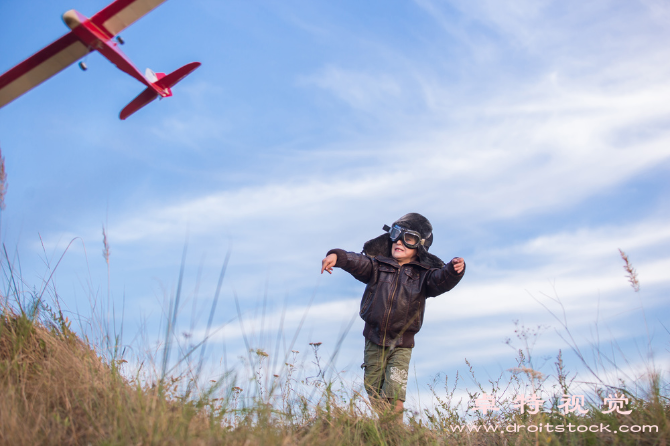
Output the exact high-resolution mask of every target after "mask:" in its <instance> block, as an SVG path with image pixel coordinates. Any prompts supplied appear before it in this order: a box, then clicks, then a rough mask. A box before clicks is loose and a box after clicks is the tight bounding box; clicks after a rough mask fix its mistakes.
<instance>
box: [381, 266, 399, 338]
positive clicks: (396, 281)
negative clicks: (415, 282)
mask: <svg viewBox="0 0 670 446" xmlns="http://www.w3.org/2000/svg"><path fill="white" fill-rule="evenodd" d="M400 271H402V266H400V268H399V269H398V275H397V276H396V278H395V284H394V288H393V293H391V302H389V313H388V316H386V323H385V324H384V337H383V338H382V347H386V332H387V331H388V328H389V319H390V318H391V309H392V308H393V299H394V298H395V292H396V291H397V290H398V279H399V278H400Z"/></svg>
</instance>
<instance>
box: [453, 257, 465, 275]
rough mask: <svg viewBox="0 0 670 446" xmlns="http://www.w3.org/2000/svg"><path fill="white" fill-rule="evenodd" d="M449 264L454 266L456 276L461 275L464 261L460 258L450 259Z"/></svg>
mask: <svg viewBox="0 0 670 446" xmlns="http://www.w3.org/2000/svg"><path fill="white" fill-rule="evenodd" d="M451 264H452V265H453V266H454V271H456V272H457V273H458V274H460V273H462V272H463V269H464V268H465V260H463V259H462V258H460V257H454V258H453V259H451Z"/></svg>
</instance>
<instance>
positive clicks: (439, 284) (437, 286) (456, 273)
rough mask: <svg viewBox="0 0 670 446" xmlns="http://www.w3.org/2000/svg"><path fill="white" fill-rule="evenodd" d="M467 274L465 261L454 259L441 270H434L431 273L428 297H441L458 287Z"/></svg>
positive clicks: (459, 258) (427, 282)
mask: <svg viewBox="0 0 670 446" xmlns="http://www.w3.org/2000/svg"><path fill="white" fill-rule="evenodd" d="M464 273H465V260H463V259H462V258H461V257H454V258H453V259H451V261H450V262H448V263H447V264H446V265H444V266H443V267H442V268H440V269H432V270H431V271H430V272H429V275H428V280H427V281H426V286H427V294H426V296H427V297H435V296H439V295H440V294H442V293H445V292H447V291H449V290H451V289H452V288H453V287H455V286H456V285H458V282H460V281H461V279H462V278H463V274H464Z"/></svg>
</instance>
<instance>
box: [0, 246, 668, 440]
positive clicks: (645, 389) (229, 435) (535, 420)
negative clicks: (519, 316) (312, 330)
mask: <svg viewBox="0 0 670 446" xmlns="http://www.w3.org/2000/svg"><path fill="white" fill-rule="evenodd" d="M105 249H106V250H107V252H109V251H108V246H107V245H106V244H105ZM622 256H623V258H624V260H625V268H627V271H628V273H629V274H630V276H629V279H631V284H632V285H633V286H634V289H635V290H636V291H637V290H639V282H637V277H636V276H635V272H634V269H633V268H632V266H631V265H630V263H629V261H628V259H627V257H625V254H623V253H622ZM5 259H6V260H7V261H6V262H4V263H3V266H4V269H5V275H6V279H7V280H6V282H7V284H8V286H7V290H6V291H5V292H4V293H3V294H2V295H1V296H0V304H1V305H2V313H1V315H0V395H2V398H0V443H2V444H58V445H70V444H72V445H86V444H102V445H116V444H119V445H121V444H123V445H127V444H134V445H165V444H180V445H181V444H186V445H210V444H211V445H218V444H226V445H244V446H250V445H265V444H277V445H289V444H290V445H292V444H310V445H311V444H318V445H331V444H332V445H340V444H342V445H344V444H346V445H349V444H354V445H358V444H360V445H368V444H371V445H373V444H374V445H415V444H419V445H423V444H425V445H443V444H457V445H477V444H486V445H488V444H496V445H497V444H500V445H507V444H510V445H511V444H521V445H526V444H527V445H550V444H570V445H592V444H602V443H605V444H622V445H642V444H649V445H665V444H666V441H667V439H668V437H669V435H670V425H669V424H668V415H669V412H670V403H669V399H668V391H667V390H668V389H667V386H666V384H665V382H664V381H663V379H662V376H661V374H660V372H659V371H657V370H655V369H654V368H653V367H652V366H650V367H649V369H648V370H647V373H646V375H645V376H644V377H642V379H640V380H638V381H637V382H623V381H621V382H616V383H614V384H612V383H609V382H608V381H607V380H606V379H605V378H604V377H603V376H604V375H602V374H600V375H599V372H598V371H599V370H603V369H602V368H599V367H596V366H593V365H592V364H591V365H590V364H588V362H587V361H586V359H585V355H582V354H581V352H580V351H579V348H578V346H577V344H576V343H574V341H572V338H571V337H570V336H569V330H568V327H567V323H565V321H563V322H562V323H565V325H564V328H565V330H566V333H567V334H568V336H567V337H566V343H567V346H568V347H569V348H571V349H573V351H575V352H576V353H577V356H578V357H580V358H582V360H583V361H584V365H585V366H587V368H588V369H589V370H591V372H592V374H593V376H594V379H593V381H592V382H591V383H581V384H579V385H578V384H576V383H575V382H574V375H571V374H570V373H568V372H567V371H566V370H565V366H564V363H563V357H562V353H561V352H560V351H559V352H558V354H557V356H556V359H555V363H554V369H553V370H552V371H551V373H542V372H540V371H538V370H536V369H537V367H536V365H535V363H534V358H533V346H534V343H535V341H536V340H537V337H538V336H539V335H540V334H541V331H542V330H541V327H538V328H533V329H528V328H526V327H523V326H518V325H517V330H516V332H515V334H516V336H515V339H514V341H512V340H510V341H509V343H510V345H513V344H514V343H519V342H520V343H521V347H520V348H518V349H516V351H517V354H516V355H517V356H516V362H517V364H516V367H514V368H513V369H511V370H510V371H509V373H506V374H503V375H501V376H500V377H498V379H492V380H489V381H488V382H487V383H480V382H479V381H477V377H476V373H475V370H474V369H473V367H472V366H470V364H469V363H468V362H467V360H466V364H467V365H468V366H469V368H470V370H469V374H470V375H471V378H472V380H473V381H474V382H475V386H474V387H475V388H474V390H473V389H468V390H467V396H466V397H464V398H463V399H460V400H458V401H457V400H456V398H455V395H456V394H457V390H458V389H459V384H460V382H461V381H462V379H461V377H459V376H458V375H456V376H455V377H453V379H451V380H450V379H449V378H448V377H443V378H440V377H436V379H435V381H434V383H433V385H432V386H431V390H432V391H433V396H434V400H435V402H436V404H435V405H434V406H432V407H428V408H426V407H424V408H420V409H419V410H417V411H408V412H407V413H406V414H405V415H406V416H405V422H400V421H399V420H398V419H397V417H395V416H394V414H393V413H392V411H391V410H389V409H390V408H381V409H379V410H373V409H371V407H370V403H369V401H368V400H367V398H366V397H365V395H364V394H362V392H361V390H360V389H356V388H351V386H350V385H349V384H347V383H346V382H344V381H343V380H342V379H340V378H336V379H329V378H328V377H327V375H326V373H324V370H323V368H324V367H325V368H327V364H329V362H328V361H324V360H323V359H322V358H321V357H320V355H319V347H320V345H321V343H313V344H311V348H312V353H313V355H314V361H313V366H314V369H315V370H314V371H311V372H310V373H309V375H311V377H310V379H302V380H301V379H299V378H298V373H299V372H300V370H299V369H300V367H299V365H297V352H296V351H289V352H288V354H287V355H281V356H282V357H283V358H285V366H284V367H283V368H282V370H281V372H279V374H277V375H274V376H269V375H268V371H269V370H270V369H269V367H267V364H268V362H269V361H270V359H271V358H269V354H268V353H266V352H265V351H264V350H261V349H256V348H253V347H252V346H250V345H247V350H248V351H249V355H248V358H247V359H246V360H247V361H248V364H249V366H250V367H251V369H252V370H253V371H254V376H253V377H252V380H251V381H250V380H240V379H238V377H236V376H234V375H233V374H230V373H228V374H225V375H223V376H222V377H221V379H219V380H218V381H216V382H208V383H207V384H206V385H204V384H203V383H202V382H201V381H202V379H201V377H200V372H201V370H202V356H203V355H204V348H205V345H204V344H203V345H200V346H196V347H194V348H193V349H190V350H180V351H181V353H180V358H179V360H178V361H180V362H183V364H186V366H185V367H184V368H181V369H179V370H180V372H179V374H177V375H174V374H172V372H171V371H170V370H171V369H170V367H169V364H168V359H167V355H169V349H170V342H168V341H169V340H170V339H171V338H172V337H173V334H172V333H171V332H170V330H171V327H172V326H173V324H174V320H175V317H176V313H175V311H176V307H177V306H178V305H177V303H176V302H171V303H170V308H171V310H170V311H169V312H168V313H166V318H167V324H166V325H167V329H166V330H167V331H166V334H165V336H166V342H165V343H164V348H163V357H162V358H158V359H156V358H155V357H154V358H149V359H150V361H148V363H151V364H155V366H154V367H152V368H147V367H146V366H145V364H146V363H145V362H143V363H141V364H142V365H141V366H139V367H138V369H137V370H133V371H132V373H131V371H129V370H126V369H127V368H128V367H129V365H128V364H126V361H125V359H122V357H121V355H120V353H119V351H118V350H119V349H118V348H117V344H118V338H117V337H116V336H114V335H111V336H110V335H109V334H106V335H105V336H101V337H100V339H107V340H108V341H109V342H110V343H111V345H93V344H92V343H91V342H90V341H89V340H88V338H81V337H80V336H78V335H77V334H76V333H75V332H74V331H73V330H72V329H71V323H70V321H69V320H68V319H67V318H64V317H63V315H62V313H61V311H60V310H59V305H58V297H57V294H55V292H53V295H52V299H53V302H52V305H51V306H49V305H48V304H47V303H45V300H44V295H45V292H44V289H47V286H46V285H44V289H43V290H41V291H31V292H26V291H25V290H19V288H17V285H16V284H17V282H20V281H19V280H17V278H16V277H15V275H14V274H15V272H14V271H13V270H12V269H11V268H10V265H11V264H10V263H9V259H8V257H7V256H6V255H5ZM106 260H108V256H107V257H106ZM226 265H227V259H226V262H225V263H224V267H223V269H222V273H221V277H220V279H219V287H220V284H221V281H222V280H223V275H224V273H225V268H226ZM633 278H634V279H635V280H632V279H633ZM217 293H218V291H217ZM174 299H175V300H176V299H178V295H176V296H175V298H174ZM213 305H216V299H215V301H214V304H213ZM559 321H560V318H559ZM210 326H211V320H210V322H209V324H208V328H207V330H208V332H209V329H210V328H209V327H210ZM245 342H248V341H246V339H245ZM198 348H200V349H203V350H200V352H202V354H201V355H200V360H198V361H195V362H193V363H191V362H189V358H194V357H197V356H198V355H194V354H193V353H194V352H195V351H196V350H197V349H198ZM100 352H103V353H100ZM104 352H112V353H108V354H105V353H104ZM599 353H601V352H599ZM273 354H280V353H279V352H275V353H273ZM598 357H600V358H602V357H603V355H602V354H599V356H598ZM324 364H326V365H324ZM610 369H611V367H610ZM172 370H175V369H174V368H172ZM241 382H245V383H246V384H245V385H246V386H247V387H250V388H248V389H243V388H242V387H241V385H242V384H240V383H241ZM249 384H251V386H249ZM531 395H536V397H537V398H538V399H542V400H544V401H545V404H544V406H543V409H542V410H539V409H538V408H537V407H535V406H534V405H533V401H529V400H528V398H529V397H530V396H531ZM565 395H567V396H568V397H570V396H576V395H583V396H584V401H583V406H582V407H583V408H584V409H585V410H586V412H585V413H579V412H578V411H574V412H570V413H566V411H565V410H564V409H562V406H565V403H566V397H565ZM610 396H611V397H612V398H616V397H621V399H620V400H618V401H621V402H622V406H621V407H620V408H619V411H620V412H628V413H618V412H617V411H612V412H611V413H605V412H606V411H607V407H605V408H603V407H602V401H603V400H604V399H605V398H608V397H610ZM624 399H626V401H627V402H625V404H624ZM524 402H525V403H526V405H525V406H524V405H523V404H522V403H524ZM568 402H569V401H568ZM485 403H486V404H489V405H490V406H494V407H496V409H497V410H488V411H487V410H484V405H485ZM535 409H538V410H535ZM533 412H535V413H533ZM547 425H551V426H553V430H554V432H547ZM558 425H560V426H564V430H565V431H564V432H556V428H555V426H558ZM519 426H523V427H519ZM540 426H542V427H543V429H542V430H541V431H540V429H539V427H540ZM570 426H572V427H573V428H574V432H570V429H571V428H570ZM590 426H597V427H600V426H607V427H608V430H609V431H607V430H605V431H603V432H600V431H599V432H579V431H578V429H583V427H586V428H587V429H588V427H590ZM622 426H640V429H641V430H642V429H646V431H640V432H622ZM645 426H647V427H645ZM650 426H653V427H656V429H657V431H650V429H652V428H649V427H650ZM493 427H495V428H496V430H495V431H493ZM614 431H617V432H616V433H614Z"/></svg>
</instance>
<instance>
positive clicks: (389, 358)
mask: <svg viewBox="0 0 670 446" xmlns="http://www.w3.org/2000/svg"><path fill="white" fill-rule="evenodd" d="M411 357H412V349H411V348H403V347H395V348H391V347H382V346H379V345H377V344H375V343H374V342H372V341H370V340H368V339H366V340H365V355H364V361H365V362H364V363H363V365H362V366H361V367H362V368H363V369H364V370H365V375H364V379H363V382H364V384H365V390H366V391H367V392H368V396H370V398H388V399H393V400H396V399H397V400H400V401H405V395H406V393H407V376H408V374H409V360H410V358H411Z"/></svg>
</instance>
